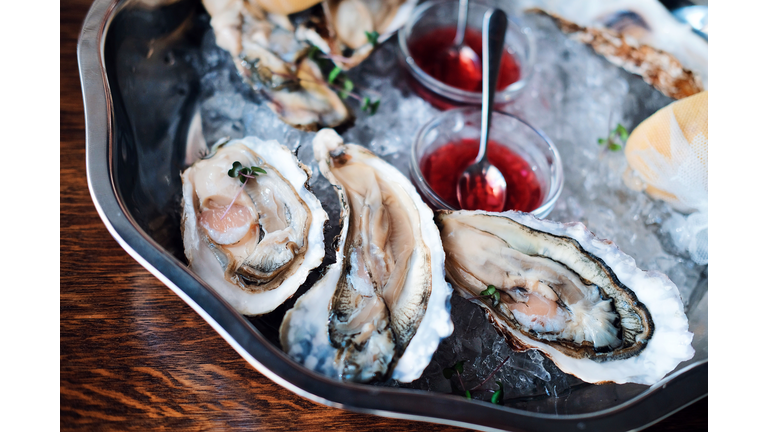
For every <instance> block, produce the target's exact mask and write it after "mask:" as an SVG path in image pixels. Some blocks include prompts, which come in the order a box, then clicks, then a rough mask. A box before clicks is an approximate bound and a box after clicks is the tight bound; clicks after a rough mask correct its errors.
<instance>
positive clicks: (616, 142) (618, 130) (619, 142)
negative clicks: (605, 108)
mask: <svg viewBox="0 0 768 432" xmlns="http://www.w3.org/2000/svg"><path fill="white" fill-rule="evenodd" d="M628 138H629V133H628V132H627V129H626V128H625V127H624V126H622V125H621V123H618V124H617V125H616V127H615V128H614V129H613V130H611V131H610V132H608V138H598V139H597V143H598V144H600V145H605V144H608V146H607V147H606V148H607V149H608V150H611V151H619V150H621V149H622V148H624V144H626V142H627V139H628Z"/></svg>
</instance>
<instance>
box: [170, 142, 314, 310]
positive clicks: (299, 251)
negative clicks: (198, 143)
mask: <svg viewBox="0 0 768 432" xmlns="http://www.w3.org/2000/svg"><path fill="white" fill-rule="evenodd" d="M235 162H239V163H240V164H241V165H242V166H245V167H252V166H253V167H259V168H262V169H263V170H264V171H266V174H261V175H258V176H256V177H255V178H253V179H248V180H247V181H246V182H245V183H242V182H241V181H240V180H239V179H238V178H233V177H230V175H229V171H230V170H231V169H232V167H233V164H234V163H235ZM309 176H310V171H309V169H308V168H307V167H305V166H304V165H303V164H301V162H299V161H298V159H297V158H296V156H294V155H293V154H292V153H291V151H290V150H288V148H287V147H285V146H283V145H280V144H278V143H277V141H274V140H273V141H262V140H260V139H258V138H255V137H246V138H243V139H241V140H234V141H230V142H228V143H226V144H224V145H221V146H219V147H215V148H214V149H213V153H212V155H211V156H209V157H207V158H205V159H202V160H199V161H197V162H196V163H195V164H193V165H192V166H191V167H189V168H188V169H187V170H186V171H184V173H183V174H182V176H181V179H182V185H183V186H182V188H183V192H182V193H183V198H182V199H183V214H182V231H183V239H184V253H185V255H186V256H187V259H188V260H189V266H190V268H191V269H192V270H193V271H194V272H195V273H197V275H199V276H200V277H201V278H203V280H205V281H206V282H207V283H208V284H210V285H211V287H213V288H214V289H215V290H216V291H218V293H219V294H221V296H222V297H224V298H225V299H226V300H227V301H228V302H229V303H230V304H232V306H233V307H234V308H235V309H237V310H238V312H240V313H242V314H245V315H258V314H263V313H267V312H271V311H272V310H274V309H275V308H276V307H277V306H279V305H280V304H282V303H283V302H284V301H285V300H286V299H288V298H289V297H291V296H292V295H293V294H294V293H295V292H296V290H297V289H298V288H299V286H300V285H301V284H302V283H303V282H304V280H305V279H306V277H307V274H308V273H309V272H310V271H311V270H312V269H314V268H315V267H317V266H319V265H320V263H321V262H322V260H323V257H324V256H325V247H324V244H323V225H324V224H325V222H326V221H327V220H328V215H327V214H326V213H325V211H324V210H323V208H322V206H321V205H320V201H318V199H317V197H315V195H314V194H312V193H311V192H310V191H309V190H307V188H306V185H307V184H308V183H309Z"/></svg>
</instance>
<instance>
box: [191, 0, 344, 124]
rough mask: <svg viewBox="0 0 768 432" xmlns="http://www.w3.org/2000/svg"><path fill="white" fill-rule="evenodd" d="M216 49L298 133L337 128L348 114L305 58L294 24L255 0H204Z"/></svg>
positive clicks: (314, 65)
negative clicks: (228, 57) (227, 56)
mask: <svg viewBox="0 0 768 432" xmlns="http://www.w3.org/2000/svg"><path fill="white" fill-rule="evenodd" d="M203 5H204V6H205V8H206V10H207V11H208V13H209V14H210V15H211V27H213V31H214V33H215V35H216V44H217V45H219V46H220V47H221V48H224V49H225V50H227V51H229V53H230V54H231V55H232V58H233V60H234V62H235V66H236V67H237V69H238V72H239V73H240V75H241V76H242V77H243V78H244V79H245V80H246V81H247V82H249V83H250V84H251V85H253V86H254V88H257V89H259V90H260V91H261V92H262V93H263V94H264V95H265V96H266V97H267V98H268V99H269V102H268V105H269V107H270V108H271V109H272V111H274V112H275V113H276V114H277V115H278V116H279V117H280V119H281V120H283V121H284V122H286V123H288V124H289V125H291V126H293V127H296V128H298V129H302V130H317V129H318V128H321V127H325V126H330V127H335V126H339V125H341V124H342V123H345V122H346V121H348V120H350V119H351V118H352V117H351V114H350V112H349V110H348V109H347V107H346V105H344V103H343V102H342V100H341V98H339V96H338V95H337V94H336V92H334V91H333V90H331V89H330V88H329V87H328V84H327V83H326V82H325V79H324V78H323V75H322V73H321V72H320V69H319V68H318V66H317V65H316V64H315V63H314V62H313V61H312V60H310V59H308V58H307V57H306V54H307V51H308V50H307V48H308V45H307V44H303V43H300V42H299V41H297V40H296V39H295V38H294V34H293V32H294V28H293V24H291V22H290V21H289V20H288V18H287V17H286V16H284V15H276V14H271V13H268V12H267V11H265V10H264V9H262V7H261V6H260V5H259V3H258V2H256V1H248V0H204V1H203Z"/></svg>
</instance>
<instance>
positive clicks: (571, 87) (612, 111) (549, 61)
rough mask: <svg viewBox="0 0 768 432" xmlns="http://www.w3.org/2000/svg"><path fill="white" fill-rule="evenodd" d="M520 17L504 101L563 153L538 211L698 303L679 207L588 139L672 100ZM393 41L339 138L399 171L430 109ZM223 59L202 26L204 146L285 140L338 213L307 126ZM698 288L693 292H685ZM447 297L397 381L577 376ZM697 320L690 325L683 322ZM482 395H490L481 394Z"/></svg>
mask: <svg viewBox="0 0 768 432" xmlns="http://www.w3.org/2000/svg"><path fill="white" fill-rule="evenodd" d="M505 9H509V8H508V7H505ZM522 21H523V23H524V24H526V25H528V26H530V27H531V28H532V30H533V34H534V36H535V39H536V44H537V60H536V64H535V66H534V72H533V74H532V78H531V80H530V82H529V84H528V86H527V87H526V89H525V91H524V92H523V93H522V95H521V96H520V97H519V98H518V100H517V101H515V102H514V103H512V104H511V105H509V106H507V107H506V108H505V109H506V110H507V111H509V112H511V113H513V114H516V115H520V116H522V117H524V118H526V119H527V120H528V121H530V122H531V123H532V124H533V125H535V126H537V127H538V128H540V129H541V130H543V131H544V133H546V134H547V135H548V136H549V137H550V138H551V139H552V140H553V141H554V142H555V144H556V145H557V147H558V149H559V151H560V154H561V156H562V160H563V164H564V171H565V179H566V180H565V185H564V191H563V193H562V195H561V198H560V199H559V201H558V202H557V205H556V206H555V209H554V211H553V212H552V213H551V214H550V216H549V219H552V220H557V221H564V222H567V221H580V222H582V223H584V224H585V225H586V226H587V227H588V228H589V229H590V230H592V231H593V232H594V233H595V234H596V235H597V236H598V237H599V238H605V239H610V240H612V241H613V242H615V243H616V244H617V245H618V246H619V248H620V249H621V250H623V251H624V252H625V253H627V254H629V255H630V256H632V257H634V258H635V260H636V261H637V265H638V267H640V268H642V269H644V270H657V271H660V272H662V273H665V274H667V275H668V276H669V278H670V279H671V280H672V281H673V282H674V283H675V284H677V286H678V288H679V289H680V292H681V295H682V297H683V300H684V302H685V303H686V305H687V306H688V307H690V308H693V307H696V306H697V304H689V303H688V302H689V299H691V298H695V299H697V300H698V299H701V298H702V297H703V298H704V299H706V277H707V276H706V275H707V273H706V269H707V268H706V266H700V265H696V264H695V263H694V262H693V261H692V260H691V259H690V256H689V255H688V254H687V252H686V250H685V247H684V245H682V244H679V243H680V242H679V241H678V242H676V241H675V239H674V238H673V236H671V235H670V233H673V232H675V230H677V229H678V227H679V226H680V218H682V217H683V216H681V215H679V214H678V213H676V212H674V211H673V210H671V209H670V208H669V207H668V206H667V205H666V204H664V203H660V202H655V201H652V200H651V199H649V198H648V197H647V196H646V195H644V194H642V193H638V192H634V191H632V190H630V189H628V188H627V187H626V186H625V185H624V184H623V183H622V180H621V176H622V173H623V172H624V170H625V168H626V166H627V164H626V159H625V158H624V156H623V154H622V153H621V152H605V151H604V150H603V149H602V148H601V147H600V146H599V145H597V139H598V138H601V137H605V136H607V135H608V132H609V130H610V129H611V128H613V127H614V126H615V125H616V123H619V122H620V123H621V124H623V125H624V126H625V127H627V129H628V130H630V131H631V130H632V129H633V128H634V127H635V126H636V125H637V124H638V123H639V122H640V121H642V120H644V119H645V118H646V117H648V116H649V115H650V114H652V113H653V112H655V111H656V110H658V109H660V108H661V107H663V106H665V105H667V104H668V103H670V102H671V100H670V99H668V98H667V97H665V96H663V95H661V93H659V92H657V91H655V90H653V89H652V88H651V87H649V86H648V85H647V84H645V83H644V82H642V80H641V79H639V78H638V77H635V76H632V75H630V74H628V73H627V72H625V71H623V70H621V69H619V68H617V67H615V66H613V65H611V64H609V63H608V62H607V61H606V60H604V59H603V58H602V57H600V56H598V55H596V54H594V53H593V52H592V51H591V49H590V48H587V47H585V46H584V45H582V44H580V43H578V42H575V41H572V40H570V39H568V38H566V37H565V36H564V35H563V34H562V33H561V32H560V31H559V30H557V28H556V27H555V26H554V25H553V24H552V23H551V22H550V21H549V20H548V19H547V18H545V17H541V16H525V17H523V18H522ZM395 39H396V38H391V39H390V40H389V41H387V42H386V43H385V44H383V45H382V46H381V47H380V48H379V49H378V50H377V51H376V52H375V53H374V54H373V55H372V56H371V57H370V58H369V59H368V60H366V62H364V63H363V64H362V65H360V66H359V67H358V68H356V69H355V70H353V71H351V72H350V78H351V79H352V80H353V81H354V82H355V84H356V88H357V89H358V91H362V92H366V91H370V92H376V94H377V95H380V98H381V105H380V107H379V110H378V113H377V114H375V115H373V116H370V115H368V114H366V113H363V112H361V111H360V109H359V106H358V105H357V103H356V102H355V101H352V100H350V105H351V107H352V109H353V111H354V113H355V115H356V117H357V119H356V122H355V124H354V126H353V127H351V128H350V129H348V130H346V131H345V132H344V133H343V136H344V138H345V141H347V142H354V143H360V144H362V145H364V146H367V147H368V148H370V149H371V150H373V151H374V152H376V153H377V154H379V155H380V156H381V157H382V158H384V159H385V160H387V161H388V162H389V163H391V164H393V165H394V166H395V167H397V168H398V169H400V170H401V171H402V172H404V173H406V175H407V173H408V164H409V151H410V145H411V143H412V139H413V137H414V136H415V135H416V132H417V131H418V129H419V128H420V127H421V125H423V124H424V123H426V122H427V121H428V120H429V119H430V118H431V117H433V116H434V115H436V114H438V113H439V111H438V110H437V109H436V108H434V107H432V106H431V105H429V104H428V103H427V102H425V101H424V100H423V99H421V98H420V97H418V96H417V95H416V94H415V93H414V92H413V91H412V90H411V89H410V88H409V87H408V85H407V84H406V74H407V72H406V71H405V70H404V69H403V68H402V67H401V66H400V65H399V64H398V62H397V61H396V58H397V49H398V48H397V45H396V40H395ZM227 57H228V56H227V55H226V53H223V51H222V50H220V49H219V48H218V47H216V46H215V44H214V42H213V35H212V32H210V31H209V34H206V35H205V38H204V41H203V61H202V64H201V65H200V75H201V76H202V79H201V95H202V100H201V103H200V111H201V114H202V123H203V133H204V136H205V138H206V141H207V142H208V144H209V145H210V144H212V143H213V142H215V141H216V140H218V139H219V138H220V137H223V136H230V137H233V138H234V137H242V136H245V135H255V136H257V137H259V138H261V139H276V140H278V141H280V142H282V143H285V144H286V145H287V146H288V147H289V148H291V149H293V150H294V151H296V152H297V154H298V157H299V159H300V160H301V161H302V162H303V163H305V164H307V165H308V166H310V167H311V168H312V171H313V177H312V180H311V186H312V188H313V190H314V192H315V193H316V194H317V196H318V197H319V198H320V200H321V201H322V202H323V203H324V206H326V210H327V211H328V213H329V217H330V220H331V221H338V213H339V210H338V202H337V197H336V194H335V192H334V191H333V189H332V188H331V187H330V184H329V183H328V182H327V181H326V180H325V179H324V178H323V177H322V176H321V175H320V174H319V172H318V168H317V164H316V163H315V162H314V160H313V157H312V150H311V140H312V137H313V135H314V134H313V133H311V132H302V131H298V130H296V129H293V128H291V127H289V126H287V125H286V124H284V123H283V122H282V121H280V120H279V119H278V118H277V116H275V114H274V113H273V112H272V111H271V110H270V109H269V108H268V107H267V106H266V104H265V102H264V99H263V98H262V97H261V96H260V95H259V94H258V92H254V91H252V90H251V89H249V88H248V87H247V86H246V85H245V84H244V83H243V82H242V81H241V80H240V79H239V77H238V76H237V75H236V73H235V72H234V67H233V66H232V65H231V62H230V61H229V60H228V58H227ZM702 286H703V288H701V287H702ZM697 287H698V288H697ZM697 289H698V291H702V290H703V292H704V294H702V293H701V292H699V293H697V294H696V295H692V293H693V292H694V291H696V290H697ZM451 304H452V317H453V319H454V323H455V328H456V330H455V332H454V334H453V335H452V336H450V337H448V338H446V339H445V340H444V341H443V342H442V343H441V344H440V347H439V348H438V350H437V352H436V353H435V355H434V357H433V359H432V362H431V363H430V365H429V366H428V367H427V369H426V370H425V372H424V374H423V375H422V377H421V378H420V379H419V380H417V381H415V382H413V383H410V384H407V385H403V384H399V386H401V387H409V388H415V389H422V390H430V391H435V392H441V393H449V392H454V393H457V390H458V387H457V386H458V382H457V381H456V378H455V377H454V378H452V380H450V381H449V380H446V379H445V378H444V376H443V374H442V370H443V368H446V367H450V366H451V365H453V364H455V363H456V362H457V361H460V360H466V363H465V372H464V374H463V375H462V378H463V379H464V381H465V384H466V385H467V386H468V387H471V386H474V385H476V384H478V383H480V382H481V381H482V380H483V379H484V378H485V377H486V375H487V374H489V373H490V372H491V371H493V370H494V369H495V368H496V367H497V366H498V365H499V364H500V363H501V362H502V361H503V360H504V359H505V358H506V357H507V356H510V359H509V360H508V361H507V362H506V363H505V364H504V366H503V367H502V368H501V370H500V371H499V372H498V373H497V374H496V376H495V377H494V378H493V379H491V380H489V381H488V383H487V384H486V385H485V386H484V388H488V389H495V388H496V384H495V381H497V380H499V381H501V382H502V383H503V385H504V388H505V395H506V398H508V399H509V398H515V397H522V396H533V395H541V394H544V395H549V396H559V395H562V394H567V392H568V389H569V388H571V387H573V386H574V385H578V384H579V383H580V381H578V380H576V379H574V378H573V377H570V376H568V375H565V374H563V373H562V372H560V371H559V370H558V369H557V368H556V367H555V366H554V365H553V364H552V363H551V362H550V361H549V360H548V359H546V358H544V357H543V356H542V355H541V354H540V353H538V352H537V351H528V352H524V353H514V352H512V351H511V349H510V348H509V347H508V345H507V344H506V343H505V341H504V340H503V338H501V337H500V336H499V335H498V334H496V332H495V330H494V329H493V327H492V326H491V325H490V324H489V323H488V321H487V319H486V318H485V315H484V313H483V312H482V311H481V310H480V309H479V307H477V306H475V305H473V304H471V303H469V302H468V301H466V300H464V299H461V298H458V297H457V296H454V298H453V299H452V301H451ZM704 304H705V306H704V307H706V303H704ZM704 317H706V314H704ZM700 324H701V323H692V324H691V328H692V329H695V328H696V326H697V325H699V326H700ZM703 328H704V330H703V331H704V332H705V333H704V334H703V335H697V337H698V338H700V339H701V338H703V341H704V344H706V322H704V326H703ZM705 350H706V347H705ZM682 366H684V365H681V367H682ZM385 385H398V384H396V383H386V384H385ZM458 393H460V391H459V392H458ZM482 397H485V396H482ZM489 398H490V392H489V393H488V396H487V398H486V399H489Z"/></svg>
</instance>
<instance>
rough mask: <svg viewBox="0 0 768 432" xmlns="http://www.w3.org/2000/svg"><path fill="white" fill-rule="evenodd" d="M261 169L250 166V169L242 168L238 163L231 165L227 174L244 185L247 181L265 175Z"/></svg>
mask: <svg viewBox="0 0 768 432" xmlns="http://www.w3.org/2000/svg"><path fill="white" fill-rule="evenodd" d="M266 173H267V172H266V171H264V169H263V168H259V167H257V166H252V167H250V168H248V167H244V166H243V164H241V163H240V162H235V163H233V164H232V169H231V170H229V171H228V172H227V175H229V176H230V177H232V178H239V179H240V182H241V183H245V182H247V181H248V179H252V178H256V176H257V175H259V174H266Z"/></svg>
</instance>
